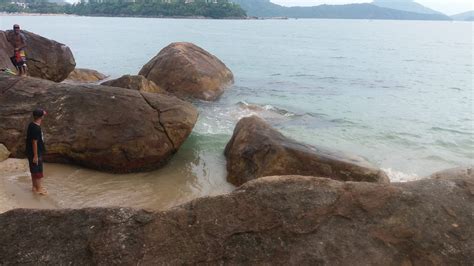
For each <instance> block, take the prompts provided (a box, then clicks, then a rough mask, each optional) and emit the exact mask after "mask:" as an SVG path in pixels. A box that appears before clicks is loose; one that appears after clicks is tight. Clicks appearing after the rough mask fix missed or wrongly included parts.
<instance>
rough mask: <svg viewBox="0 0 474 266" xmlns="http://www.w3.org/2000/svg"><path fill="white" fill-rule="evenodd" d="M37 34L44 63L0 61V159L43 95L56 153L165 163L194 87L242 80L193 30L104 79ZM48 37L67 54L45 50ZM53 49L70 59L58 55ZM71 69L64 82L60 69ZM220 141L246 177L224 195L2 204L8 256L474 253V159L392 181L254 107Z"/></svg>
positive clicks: (1, 231) (4, 54) (110, 166)
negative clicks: (131, 70) (135, 67)
mask: <svg viewBox="0 0 474 266" xmlns="http://www.w3.org/2000/svg"><path fill="white" fill-rule="evenodd" d="M27 34H28V38H31V41H32V42H35V43H34V44H31V45H30V46H29V48H28V49H30V50H29V51H28V53H29V55H33V58H30V61H34V62H35V63H34V64H32V65H31V67H30V73H31V74H32V75H33V76H35V77H38V78H20V77H16V76H11V75H6V74H0V161H1V160H3V159H5V158H7V157H9V156H12V157H24V149H25V147H24V145H25V143H24V139H25V130H24V127H25V125H26V124H27V123H28V121H29V120H30V119H31V117H30V116H31V110H33V109H35V108H36V107H42V108H45V109H46V110H48V111H49V114H48V119H46V120H45V122H44V123H45V124H44V125H45V126H44V127H43V130H44V134H45V137H46V139H47V146H48V153H47V156H46V157H45V160H46V161H49V162H63V163H75V164H80V165H83V166H86V167H91V168H95V169H100V170H106V171H112V172H132V171H143V170H149V169H154V168H158V167H161V166H162V165H164V164H165V163H166V162H167V161H168V160H169V158H170V157H171V156H172V155H173V154H174V153H175V152H176V151H177V150H178V149H179V147H180V146H181V145H182V143H183V142H184V141H185V140H186V138H187V137H188V136H189V134H190V133H191V131H192V129H193V127H194V124H195V123H196V120H197V117H198V111H197V110H196V108H195V107H194V106H193V105H192V104H191V103H189V102H187V101H185V99H189V98H191V99H192V98H197V99H201V100H215V99H217V98H218V97H219V95H221V94H222V93H223V91H224V89H225V88H226V87H228V86H229V85H230V84H232V82H233V75H232V73H231V72H230V70H229V69H228V68H227V67H226V66H225V65H224V64H223V63H222V62H221V61H220V60H219V59H217V58H216V57H214V56H212V55H210V54H209V53H207V52H206V51H204V50H203V49H201V48H199V47H197V46H195V45H193V44H190V43H173V44H171V45H169V46H167V47H166V48H164V49H163V50H162V51H161V52H160V53H159V54H158V55H157V56H155V57H154V58H153V59H152V60H151V61H150V62H148V63H147V64H146V65H145V66H144V67H143V68H142V70H141V71H140V73H139V75H124V76H122V77H120V78H118V79H115V80H109V81H106V82H103V83H102V85H97V84H93V83H97V82H99V81H101V80H103V79H104V78H106V77H105V75H102V74H100V73H98V72H96V71H92V70H86V69H75V70H74V72H72V73H71V71H73V69H74V65H75V63H74V58H73V57H72V53H71V52H70V50H69V48H67V47H66V46H64V45H62V44H59V43H56V42H54V41H50V43H49V44H48V43H47V42H46V41H45V40H44V38H42V37H40V36H37V35H34V34H32V33H27ZM7 36H8V34H7V33H4V32H0V64H2V67H10V65H9V58H8V49H10V48H11V47H9V44H8V42H7ZM36 42H37V43H38V46H35V44H36ZM33 49H41V50H42V51H32V50H33ZM43 49H44V50H43ZM46 49H51V50H52V51H57V53H58V54H57V55H55V56H49V55H48V54H47V50H46ZM43 53H45V54H46V55H45V56H43V55H44V54H43ZM60 57H62V58H63V59H59V58H60ZM41 58H43V59H41ZM7 59H8V60H7ZM48 60H52V61H48ZM57 60H64V62H62V63H58V65H55V63H54V62H57ZM10 64H11V63H10ZM57 66H59V67H57ZM69 66H72V67H69ZM32 68H33V69H34V68H38V69H37V70H33V71H32ZM56 68H58V69H56ZM59 68H60V69H59ZM64 68H67V69H69V70H67V71H66V72H67V73H63V72H64ZM70 73H71V74H70ZM66 77H68V79H67V82H65V83H55V82H52V81H56V82H57V81H62V80H64V79H66ZM47 79H49V80H52V81H48V80H47ZM178 97H179V98H178ZM10 154H11V155H10ZM224 154H225V156H226V159H227V170H228V176H227V179H228V181H229V182H231V183H233V184H234V185H236V186H240V187H239V188H238V189H237V190H236V191H234V192H233V193H231V194H228V195H222V196H217V197H209V198H201V199H197V200H194V201H192V202H190V203H188V204H185V205H182V206H179V207H176V208H173V209H171V210H167V211H163V212H148V211H144V210H133V209H125V208H105V209H102V208H91V209H82V210H42V211H40V210H23V209H17V210H12V211H9V212H6V213H4V214H0V265H10V264H12V265H16V264H31V263H35V264H60V265H62V264H103V265H108V264H123V265H136V264H143V265H159V264H291V265H295V264H305V265H312V264H316V265H333V264H334V265H345V264H353V265H470V263H472V261H474V249H473V248H472V247H474V172H473V170H472V167H470V168H462V169H453V170H449V171H443V172H439V173H436V174H433V175H432V176H431V177H430V178H426V179H425V180H422V181H416V182H408V183H392V184H390V182H389V179H388V177H387V175H386V174H385V173H384V172H383V171H382V170H380V169H378V168H376V167H375V166H373V165H371V164H370V163H369V162H368V161H367V160H365V159H364V158H361V157H359V156H354V155H348V154H343V153H340V152H336V151H331V150H328V149H325V148H322V147H314V146H310V145H306V144H303V143H299V142H297V141H295V140H292V139H289V138H287V137H285V136H284V135H283V134H281V133H280V132H278V131H277V130H276V129H274V128H272V127H271V126H270V125H269V124H267V123H266V122H265V121H264V120H262V119H260V118H258V117H255V116H253V117H247V118H243V119H242V120H240V121H239V122H238V123H237V125H236V127H235V130H234V133H233V136H232V138H231V139H230V141H229V143H228V144H227V146H226V148H225V151H224ZM51 225H54V226H51Z"/></svg>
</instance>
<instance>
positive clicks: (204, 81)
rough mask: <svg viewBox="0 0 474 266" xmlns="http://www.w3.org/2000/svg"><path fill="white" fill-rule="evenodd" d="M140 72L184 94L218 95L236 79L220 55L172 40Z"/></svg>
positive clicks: (173, 91)
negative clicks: (219, 57) (172, 41)
mask: <svg viewBox="0 0 474 266" xmlns="http://www.w3.org/2000/svg"><path fill="white" fill-rule="evenodd" d="M139 75H142V76H144V77H146V78H147V79H149V80H151V81H153V82H155V83H156V84H157V85H158V86H160V87H161V88H163V89H165V90H167V91H168V92H171V93H173V94H175V95H177V96H178V97H182V98H197V99H202V100H206V101H212V100H215V99H217V97H219V96H220V95H221V94H222V93H223V92H224V89H225V88H227V87H228V86H230V85H231V84H232V83H233V82H234V76H233V74H232V72H231V71H230V70H229V69H228V68H227V67H226V65H225V64H224V63H222V61H220V60H219V59H218V58H217V57H215V56H213V55H212V54H210V53H208V52H207V51H205V50H204V49H202V48H200V47H198V46H196V45H194V44H192V43H186V42H178V43H172V44H170V45H168V46H167V47H165V48H164V49H163V50H161V51H160V52H159V53H158V55H156V56H155V57H154V58H152V59H151V60H150V61H149V62H148V63H147V64H146V65H144V66H143V68H142V69H141V70H140V72H139Z"/></svg>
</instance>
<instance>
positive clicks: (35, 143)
mask: <svg viewBox="0 0 474 266" xmlns="http://www.w3.org/2000/svg"><path fill="white" fill-rule="evenodd" d="M31 142H32V143H33V163H34V164H38V141H37V140H36V139H34V140H32V141H31Z"/></svg>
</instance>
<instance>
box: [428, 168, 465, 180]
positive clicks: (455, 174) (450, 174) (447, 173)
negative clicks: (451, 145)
mask: <svg viewBox="0 0 474 266" xmlns="http://www.w3.org/2000/svg"><path fill="white" fill-rule="evenodd" d="M473 168H474V166H467V167H457V168H452V169H448V170H443V171H440V172H436V173H434V174H432V175H431V176H430V177H429V178H433V179H459V178H470V179H474V169H473Z"/></svg>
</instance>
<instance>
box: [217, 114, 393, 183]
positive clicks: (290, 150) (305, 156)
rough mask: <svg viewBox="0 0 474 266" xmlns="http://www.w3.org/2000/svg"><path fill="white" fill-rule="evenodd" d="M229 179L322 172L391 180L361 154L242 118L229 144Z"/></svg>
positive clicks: (340, 176) (355, 178) (331, 175)
mask: <svg viewBox="0 0 474 266" xmlns="http://www.w3.org/2000/svg"><path fill="white" fill-rule="evenodd" d="M225 156H226V158H227V172H228V174H227V180H228V181H229V182H231V183H232V184H234V185H237V186H238V185H241V184H243V183H245V182H248V181H250V180H253V179H256V178H259V177H263V176H271V175H309V176H322V177H328V178H332V179H336V180H342V181H365V182H389V179H388V177H387V175H386V174H385V173H384V172H383V171H382V170H380V169H377V168H375V167H373V166H372V165H370V164H369V163H368V162H367V161H366V160H364V159H363V158H360V157H357V156H349V155H347V154H340V153H337V152H334V151H328V150H325V149H321V148H315V147H313V146H309V145H305V144H301V143H298V142H296V141H294V140H292V139H289V138H286V137H285V136H283V135H282V134H281V133H279V132H278V131H276V130H275V129H273V128H272V127H271V126H270V125H268V124H267V123H266V122H265V121H263V120H262V119H260V118H258V117H256V116H252V117H246V118H243V119H241V120H240V121H239V122H238V123H237V125H236V126H235V129H234V134H233V135H232V138H231V139H230V141H229V143H228V144H227V146H226V148H225Z"/></svg>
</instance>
